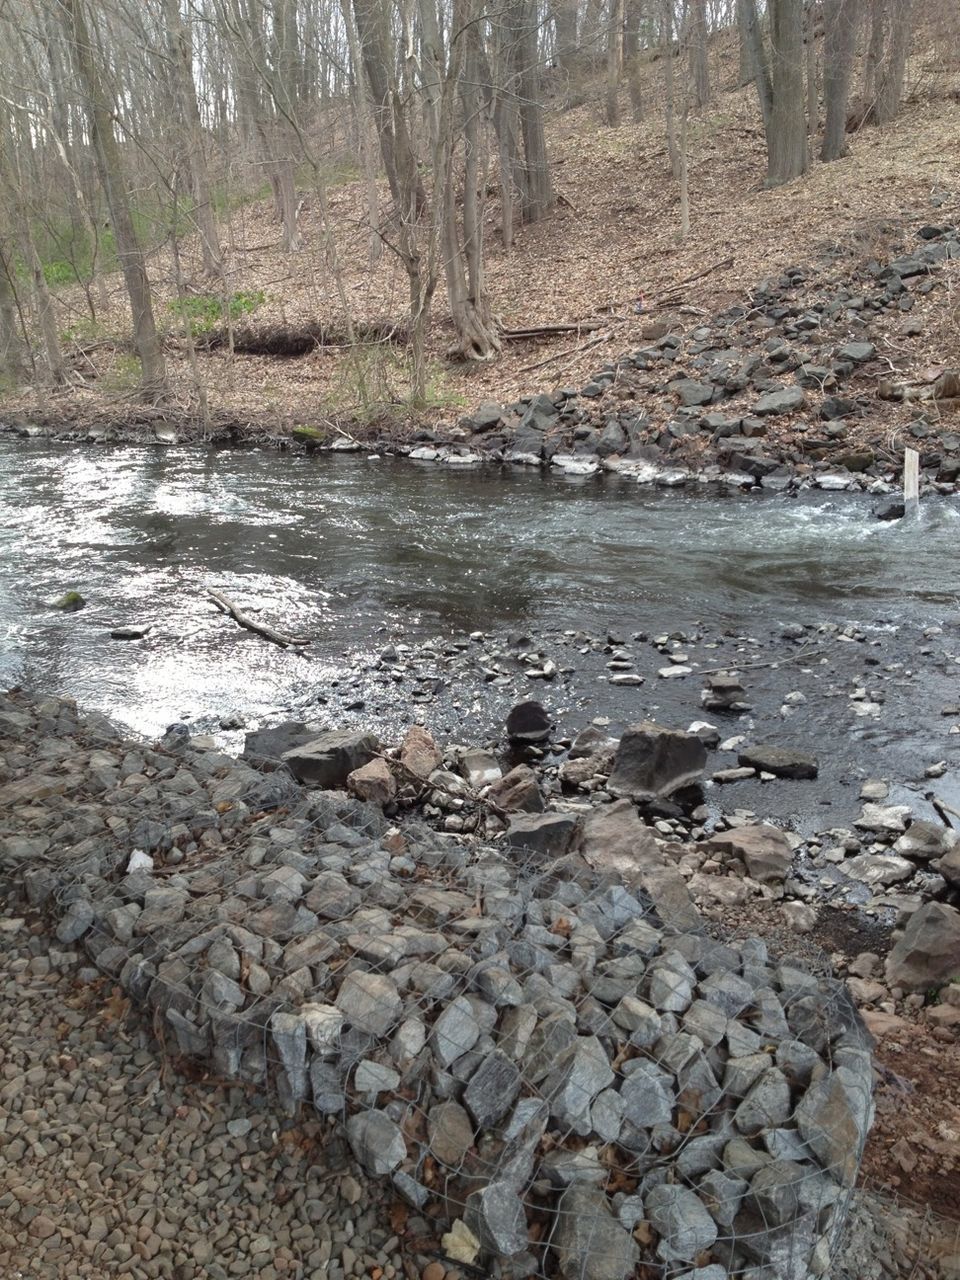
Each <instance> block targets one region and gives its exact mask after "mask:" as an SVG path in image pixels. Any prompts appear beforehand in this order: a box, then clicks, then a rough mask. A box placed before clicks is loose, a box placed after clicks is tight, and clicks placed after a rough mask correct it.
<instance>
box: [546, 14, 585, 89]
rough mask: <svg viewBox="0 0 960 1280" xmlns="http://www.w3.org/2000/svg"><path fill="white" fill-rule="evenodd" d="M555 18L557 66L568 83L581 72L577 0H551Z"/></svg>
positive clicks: (553, 18) (552, 16)
mask: <svg viewBox="0 0 960 1280" xmlns="http://www.w3.org/2000/svg"><path fill="white" fill-rule="evenodd" d="M550 16H551V18H552V20H553V30H554V54H555V57H556V60H557V66H558V67H559V68H560V70H561V71H562V72H563V74H564V75H565V76H566V78H567V81H568V83H569V82H571V81H573V80H575V79H576V77H577V74H578V72H579V63H580V47H579V45H578V44H577V0H550Z"/></svg>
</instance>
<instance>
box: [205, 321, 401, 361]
mask: <svg viewBox="0 0 960 1280" xmlns="http://www.w3.org/2000/svg"><path fill="white" fill-rule="evenodd" d="M406 341H407V331H406V329H405V328H404V326H403V325H401V324H396V323H395V322H394V321H393V320H363V321H358V322H357V323H356V324H355V325H354V326H353V342H354V343H357V344H359V345H361V346H364V345H369V344H373V343H397V344H403V343H405V342H406ZM350 345H351V343H350V339H349V338H348V336H347V332H346V329H345V328H344V326H343V325H342V324H321V323H320V322H319V321H310V322H308V323H304V324H271V325H256V326H253V325H238V326H235V327H234V330H233V350H234V352H235V354H236V355H241V356H274V357H276V358H279V359H288V360H295V359H297V358H299V357H300V356H306V355H309V354H310V352H311V351H315V350H316V349H317V348H318V347H348V346H350ZM197 346H198V347H203V348H205V349H206V350H208V351H213V350H216V349H217V348H220V347H229V346H230V331H229V329H227V328H226V327H225V326H224V327H221V328H218V329H212V330H211V331H210V332H209V333H207V334H204V335H203V336H202V337H201V338H198V339H197Z"/></svg>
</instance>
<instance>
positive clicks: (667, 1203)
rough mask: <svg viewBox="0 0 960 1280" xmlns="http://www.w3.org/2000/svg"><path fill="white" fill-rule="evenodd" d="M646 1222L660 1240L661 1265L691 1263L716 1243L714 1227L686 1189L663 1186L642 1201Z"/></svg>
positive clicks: (701, 1204) (658, 1249)
mask: <svg viewBox="0 0 960 1280" xmlns="http://www.w3.org/2000/svg"><path fill="white" fill-rule="evenodd" d="M645 1207H646V1213H647V1218H648V1220H649V1222H650V1225H651V1226H652V1227H653V1229H654V1231H656V1232H657V1234H658V1235H659V1237H660V1243H659V1245H658V1246H657V1256H658V1257H660V1258H662V1259H663V1260H664V1262H693V1261H695V1259H696V1257H697V1255H698V1254H700V1253H703V1252H704V1250H706V1249H709V1248H710V1247H711V1246H712V1245H713V1244H714V1243H715V1242H716V1239H717V1234H718V1232H717V1224H716V1223H715V1222H714V1220H713V1219H712V1218H711V1217H710V1214H709V1213H708V1212H707V1210H706V1207H705V1205H704V1203H703V1201H702V1200H701V1199H700V1198H699V1197H698V1196H696V1195H695V1194H694V1193H693V1192H692V1191H689V1190H688V1189H687V1188H686V1187H679V1186H672V1185H670V1184H668V1183H664V1184H663V1185H661V1186H659V1187H654V1188H653V1190H652V1191H651V1192H650V1193H649V1195H647V1196H646V1198H645Z"/></svg>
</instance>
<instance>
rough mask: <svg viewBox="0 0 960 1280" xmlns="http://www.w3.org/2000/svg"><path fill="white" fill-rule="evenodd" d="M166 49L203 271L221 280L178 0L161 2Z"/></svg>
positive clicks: (200, 129)
mask: <svg viewBox="0 0 960 1280" xmlns="http://www.w3.org/2000/svg"><path fill="white" fill-rule="evenodd" d="M164 19H165V23H166V28H167V33H166V34H167V47H168V49H169V53H170V67H171V75H172V77H173V82H174V99H175V102H176V107H177V119H178V120H179V122H180V128H181V131H182V134H183V141H184V151H185V153H186V154H185V159H186V162H187V166H188V171H189V174H190V185H191V188H192V194H193V201H194V205H193V211H192V213H193V220H194V222H195V224H196V228H197V231H198V233H199V236H200V248H201V252H202V255H203V270H204V272H205V273H206V274H207V275H208V276H210V277H211V278H213V279H217V280H220V279H222V278H223V254H222V253H221V250H220V235H219V233H218V231H217V219H216V216H215V214H214V208H213V196H212V193H211V189H210V178H209V175H208V173H207V160H206V156H205V155H204V147H203V125H202V123H201V120H200V108H199V107H198V106H197V87H196V84H195V83H194V78H193V42H192V40H191V39H190V32H189V30H188V28H187V27H186V25H185V24H184V22H183V19H182V17H181V16H180V0H164Z"/></svg>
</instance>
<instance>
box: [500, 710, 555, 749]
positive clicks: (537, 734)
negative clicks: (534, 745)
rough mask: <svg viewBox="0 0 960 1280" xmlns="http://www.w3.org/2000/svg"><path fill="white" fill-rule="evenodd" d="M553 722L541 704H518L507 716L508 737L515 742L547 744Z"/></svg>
mask: <svg viewBox="0 0 960 1280" xmlns="http://www.w3.org/2000/svg"><path fill="white" fill-rule="evenodd" d="M552 729H553V721H552V720H551V719H550V715H549V712H548V711H547V709H546V708H545V707H544V706H542V705H541V703H539V702H534V701H532V700H531V701H529V702H518V703H517V705H516V706H515V707H514V708H513V710H512V711H511V712H510V714H509V715H508V716H507V737H508V738H512V739H513V740H514V741H515V742H545V741H546V739H547V738H549V737H550V732H551V730H552Z"/></svg>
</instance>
